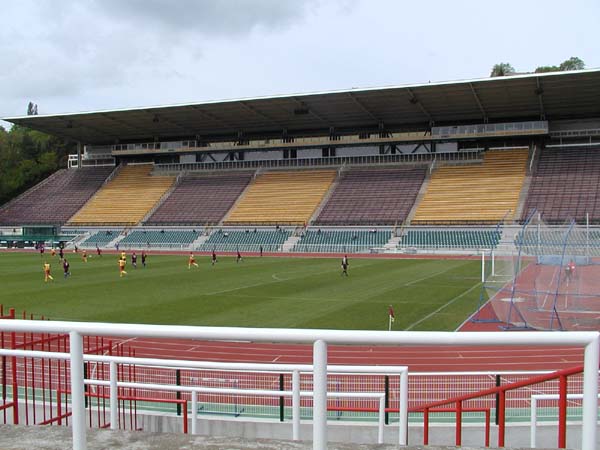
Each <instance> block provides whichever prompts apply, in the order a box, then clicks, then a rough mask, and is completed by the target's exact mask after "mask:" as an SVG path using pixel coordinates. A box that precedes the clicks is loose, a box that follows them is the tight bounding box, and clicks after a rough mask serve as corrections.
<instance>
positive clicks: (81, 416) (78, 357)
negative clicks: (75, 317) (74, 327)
mask: <svg viewBox="0 0 600 450" xmlns="http://www.w3.org/2000/svg"><path fill="white" fill-rule="evenodd" d="M69 349H70V357H71V411H72V413H73V423H72V424H71V426H72V428H73V450H85V449H86V447H87V443H86V439H85V403H84V400H83V399H84V397H85V394H84V389H83V339H82V338H81V334H79V333H78V332H76V331H71V332H70V333H69Z"/></svg>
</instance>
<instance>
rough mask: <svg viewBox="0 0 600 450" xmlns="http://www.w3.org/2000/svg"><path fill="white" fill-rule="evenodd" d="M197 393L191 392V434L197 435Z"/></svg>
mask: <svg viewBox="0 0 600 450" xmlns="http://www.w3.org/2000/svg"><path fill="white" fill-rule="evenodd" d="M197 422H198V392H196V391H192V434H197V433H198V429H197V426H198V423H197Z"/></svg>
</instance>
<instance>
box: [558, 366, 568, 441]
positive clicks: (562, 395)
mask: <svg viewBox="0 0 600 450" xmlns="http://www.w3.org/2000/svg"><path fill="white" fill-rule="evenodd" d="M558 395H559V397H558V448H565V447H566V446H567V377H566V376H565V375H561V376H560V378H559V385H558Z"/></svg>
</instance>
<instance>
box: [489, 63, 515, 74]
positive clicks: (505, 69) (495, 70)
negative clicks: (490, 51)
mask: <svg viewBox="0 0 600 450" xmlns="http://www.w3.org/2000/svg"><path fill="white" fill-rule="evenodd" d="M513 73H515V68H514V67H513V66H511V65H510V63H499V64H494V67H492V73H490V77H505V76H506V75H510V74H513Z"/></svg>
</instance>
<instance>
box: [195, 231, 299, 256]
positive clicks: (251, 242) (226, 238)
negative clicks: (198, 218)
mask: <svg viewBox="0 0 600 450" xmlns="http://www.w3.org/2000/svg"><path fill="white" fill-rule="evenodd" d="M291 234H292V233H291V231H288V230H284V229H278V230H273V231H266V230H256V231H254V230H248V231H239V230H227V229H224V230H218V231H215V232H214V233H213V234H211V235H210V237H209V238H208V239H207V240H206V242H204V244H202V245H200V246H199V247H198V248H197V250H199V251H204V252H209V251H212V250H215V251H220V252H235V251H237V250H239V251H244V252H249V251H253V252H258V251H259V249H260V246H262V247H263V251H265V252H275V251H281V246H282V245H283V243H284V242H285V241H286V240H287V239H288V238H289V237H290V236H291Z"/></svg>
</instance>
